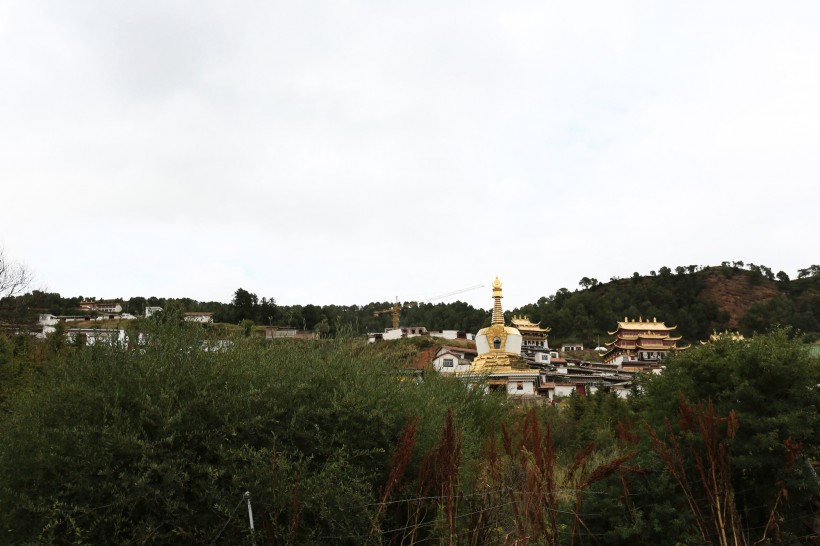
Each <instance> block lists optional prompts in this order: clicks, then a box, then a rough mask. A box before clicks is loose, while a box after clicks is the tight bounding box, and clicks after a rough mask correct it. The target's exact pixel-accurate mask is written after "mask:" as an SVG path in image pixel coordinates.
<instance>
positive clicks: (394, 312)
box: [373, 284, 484, 330]
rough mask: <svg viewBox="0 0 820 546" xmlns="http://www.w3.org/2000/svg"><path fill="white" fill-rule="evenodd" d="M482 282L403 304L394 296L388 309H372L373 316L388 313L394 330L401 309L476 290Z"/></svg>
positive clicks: (480, 286)
mask: <svg viewBox="0 0 820 546" xmlns="http://www.w3.org/2000/svg"><path fill="white" fill-rule="evenodd" d="M483 287H484V285H483V284H477V285H475V286H470V287H467V288H462V289H460V290H453V291H452V292H447V293H446V294H439V295H438V296H433V297H432V298H427V299H424V300H420V301H411V302H407V303H405V304H401V303H399V298H398V296H396V303H394V304H393V305H392V306H390V307H389V308H388V309H382V310H380V311H374V312H373V316H374V317H378V316H380V315H384V314H385V313H390V314H391V317H392V319H393V329H394V330H396V329H398V327H399V314H400V313H401V311H402V309H408V308H410V307H413V306H416V307H418V306H419V305H421V304H422V303H430V302H431V301H436V300H440V299H442V298H447V297H449V296H455V295H456V294H462V293H464V292H469V291H470V290H477V289H479V288H483Z"/></svg>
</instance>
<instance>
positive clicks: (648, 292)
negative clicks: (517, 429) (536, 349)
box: [511, 263, 820, 346]
mask: <svg viewBox="0 0 820 546" xmlns="http://www.w3.org/2000/svg"><path fill="white" fill-rule="evenodd" d="M818 273H820V271H817V269H816V266H812V267H811V268H808V269H805V270H801V278H799V279H794V280H791V279H789V278H788V276H786V275H785V273H782V272H780V273H778V274H777V276H775V275H774V274H772V272H771V270H770V269H769V268H766V267H765V266H756V265H754V264H750V265H749V266H748V269H747V268H746V267H744V266H743V264H742V263H736V264H735V265H728V263H724V265H721V266H715V267H704V268H700V267H697V266H689V267H677V268H676V269H675V271H674V272H673V271H672V270H671V269H670V268H668V267H662V268H660V270H659V271H658V272H654V271H653V272H652V273H651V274H650V275H648V276H641V275H639V274H638V273H635V274H634V275H633V276H632V277H630V278H627V279H613V280H611V281H610V282H608V283H599V282H598V281H596V280H595V279H587V278H585V279H582V282H581V285H582V286H585V288H582V289H579V290H576V291H574V292H570V291H569V290H567V289H565V288H562V289H560V290H558V292H556V293H555V294H553V295H552V296H549V297H543V298H540V299H539V300H538V302H537V303H535V304H531V305H525V306H523V307H521V308H519V309H515V310H513V311H512V313H511V314H525V315H528V316H529V317H530V318H531V319H532V320H534V321H541V324H542V325H544V326H550V327H551V328H552V333H551V338H550V340H551V343H552V345H553V346H556V345H557V344H558V343H560V342H564V341H581V342H583V343H585V344H586V345H589V346H594V345H595V344H597V343H598V340H599V339H600V340H601V341H604V340H607V341H608V340H610V339H611V336H609V335H608V332H609V331H612V330H613V329H614V328H615V323H616V322H617V321H618V320H623V319H624V317H630V318H638V317H645V318H646V317H657V319H658V320H663V321H665V322H666V323H667V324H669V325H674V326H677V327H678V330H677V333H678V334H679V335H681V336H683V338H684V340H686V341H688V342H690V343H694V342H697V341H698V340H703V339H706V338H707V337H708V336H709V334H710V333H711V332H712V331H713V330H718V331H722V330H725V329H737V330H740V331H741V332H742V333H743V334H744V335H751V334H752V333H753V332H755V331H758V332H759V331H764V330H767V329H769V328H770V327H771V326H772V325H774V324H781V325H789V326H793V327H795V328H797V329H799V330H801V331H802V332H804V333H806V334H808V337H809V338H810V339H817V338H818V337H820V274H818Z"/></svg>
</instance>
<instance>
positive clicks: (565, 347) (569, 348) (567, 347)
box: [561, 343, 584, 353]
mask: <svg viewBox="0 0 820 546" xmlns="http://www.w3.org/2000/svg"><path fill="white" fill-rule="evenodd" d="M583 350H584V344H583V343H564V344H562V345H561V352H562V353H571V352H574V351H583Z"/></svg>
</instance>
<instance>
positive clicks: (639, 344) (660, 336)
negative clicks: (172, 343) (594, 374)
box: [603, 318, 688, 364]
mask: <svg viewBox="0 0 820 546" xmlns="http://www.w3.org/2000/svg"><path fill="white" fill-rule="evenodd" d="M674 329H675V326H667V325H666V324H664V323H663V322H658V319H656V318H653V319H652V320H651V321H650V320H649V319H647V320H643V318H639V319H638V320H629V319H628V318H624V321H623V322H619V323H618V328H617V329H616V330H615V331H614V332H609V335H611V336H612V335H614V336H615V341H612V342H609V343H607V344H606V345H607V347H608V350H607V352H606V353H605V354H604V356H603V359H604V362H605V363H616V364H621V363H623V362H625V361H638V362H660V361H662V360H664V359H665V358H666V355H667V354H669V352H670V351H677V350H681V349H687V348H688V346H687V347H678V346H677V342H678V341H679V340H680V337H672V330H674Z"/></svg>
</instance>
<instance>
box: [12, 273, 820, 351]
mask: <svg viewBox="0 0 820 546" xmlns="http://www.w3.org/2000/svg"><path fill="white" fill-rule="evenodd" d="M82 299H83V298H82V297H72V298H64V297H62V296H60V295H59V294H54V293H46V292H41V291H33V292H30V293H28V294H25V295H21V296H17V297H10V298H5V299H4V300H2V301H0V322H5V323H6V324H34V323H35V322H36V320H37V315H38V314H39V313H52V314H61V315H65V314H75V313H76V312H77V311H76V309H77V306H78V305H79V303H80V301H82ZM146 306H159V307H163V308H175V309H182V310H184V311H206V312H212V313H214V321H215V322H224V323H232V324H238V323H239V322H242V321H253V322H254V323H255V324H257V325H273V326H288V327H294V328H299V329H302V330H317V331H318V332H320V333H321V334H322V335H327V336H334V335H336V334H337V333H338V332H340V331H345V332H348V331H352V332H355V333H358V334H365V333H367V332H381V331H383V330H384V329H385V328H388V327H389V326H390V323H391V317H390V313H383V311H385V310H387V309H390V308H391V307H392V306H393V304H392V303H390V302H372V303H368V304H366V305H323V306H319V305H313V304H307V305H289V306H283V305H277V303H276V299H275V298H274V297H261V298H260V297H258V296H257V295H256V294H254V293H251V292H249V291H247V290H244V289H242V288H239V289H237V290H236V291H235V292H234V294H233V297H232V299H231V301H230V302H228V303H224V302H199V301H196V300H193V299H190V298H156V297H147V298H146V297H133V298H130V299H128V300H124V301H123V310H124V311H125V312H128V313H132V314H134V315H137V316H142V315H143V313H144V310H145V307H146ZM378 312H382V313H381V314H378V315H377V313H378ZM513 314H515V315H526V316H528V317H529V318H530V319H531V320H532V321H533V322H540V323H541V325H542V326H544V327H550V328H551V329H552V331H551V334H550V341H551V343H552V344H553V346H557V345H558V344H559V343H561V342H567V341H573V342H582V343H584V344H585V345H587V346H595V345H598V344H599V343H603V342H605V341H607V340H609V339H611V336H609V335H608V332H610V331H613V330H614V328H615V327H616V322H617V321H619V320H623V319H624V317H629V318H630V319H637V318H639V317H643V318H651V317H656V318H657V319H658V320H659V321H660V320H662V321H664V322H666V324H667V325H671V326H677V334H678V335H681V336H683V338H684V340H685V341H687V342H690V343H696V342H697V341H699V340H705V339H707V338H708V336H709V334H710V333H712V332H713V331H715V330H717V331H723V330H725V329H734V330H739V331H740V332H741V333H743V334H744V335H746V336H749V335H751V334H752V333H753V332H756V331H757V332H763V331H766V330H768V329H769V328H771V327H772V326H774V325H788V326H792V327H794V328H795V329H796V330H798V331H800V332H802V333H804V334H806V337H805V339H807V340H808V341H815V340H817V339H820V266H817V265H812V266H809V267H807V268H805V269H801V270H800V271H799V273H798V276H797V278H795V279H791V278H789V276H788V275H787V274H786V273H784V272H782V271H780V272H778V273H774V272H773V271H772V269H771V268H769V267H767V266H763V265H756V264H744V263H743V262H723V263H722V264H721V265H719V266H709V267H701V266H695V265H689V266H678V267H675V268H674V269H673V268H670V267H666V266H663V267H660V268H659V269H658V270H657V271H651V272H650V273H649V274H648V275H641V274H639V273H638V272H635V273H634V274H633V275H632V276H631V277H627V278H613V279H610V280H609V281H608V282H599V281H598V280H597V279H594V278H588V277H584V278H583V279H581V280H580V282H579V287H578V288H577V289H574V290H570V289H568V288H560V289H559V290H557V291H556V292H555V293H554V294H552V295H549V296H544V297H541V298H540V299H539V300H538V301H537V302H534V303H531V304H528V305H524V306H522V307H520V308H517V309H512V310H508V311H507V313H506V318H507V320H508V321H509V319H510V318H511V316H512V315H513ZM489 319H490V312H489V310H485V309H480V308H475V307H473V306H471V305H468V304H466V303H464V302H461V301H456V302H452V303H421V304H413V303H410V302H405V303H404V304H402V310H401V324H402V325H406V326H425V327H426V328H427V329H428V330H443V329H448V330H463V331H467V332H476V331H478V330H479V329H480V328H483V327H484V326H486V325H487V324H488V322H489Z"/></svg>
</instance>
